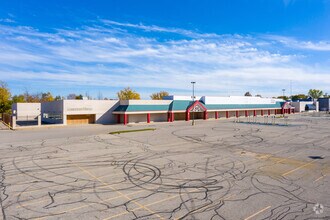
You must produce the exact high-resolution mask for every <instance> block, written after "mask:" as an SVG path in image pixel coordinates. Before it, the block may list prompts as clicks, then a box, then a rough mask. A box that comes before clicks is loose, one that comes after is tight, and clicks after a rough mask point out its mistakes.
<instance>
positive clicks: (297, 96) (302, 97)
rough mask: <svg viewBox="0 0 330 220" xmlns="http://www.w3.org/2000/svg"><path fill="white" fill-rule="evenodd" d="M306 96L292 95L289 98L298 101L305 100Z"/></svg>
mask: <svg viewBox="0 0 330 220" xmlns="http://www.w3.org/2000/svg"><path fill="white" fill-rule="evenodd" d="M307 98H308V97H307V95H305V94H297V95H293V96H291V99H292V100H299V99H307Z"/></svg>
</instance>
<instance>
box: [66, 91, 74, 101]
mask: <svg viewBox="0 0 330 220" xmlns="http://www.w3.org/2000/svg"><path fill="white" fill-rule="evenodd" d="M67 99H69V100H71V99H76V94H74V93H71V94H69V95H68V96H67Z"/></svg>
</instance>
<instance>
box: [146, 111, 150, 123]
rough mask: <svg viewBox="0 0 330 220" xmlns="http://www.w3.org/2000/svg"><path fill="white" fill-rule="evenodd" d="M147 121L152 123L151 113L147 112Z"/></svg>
mask: <svg viewBox="0 0 330 220" xmlns="http://www.w3.org/2000/svg"><path fill="white" fill-rule="evenodd" d="M147 123H150V113H148V114H147Z"/></svg>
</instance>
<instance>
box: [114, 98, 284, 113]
mask: <svg viewBox="0 0 330 220" xmlns="http://www.w3.org/2000/svg"><path fill="white" fill-rule="evenodd" d="M192 104H193V102H192V101H185V100H173V101H172V103H171V104H169V105H120V106H118V107H117V108H116V109H115V110H114V112H139V111H140V112H142V111H143V112H144V111H185V110H187V109H188V108H189V106H191V105H192ZM200 104H201V105H203V106H204V107H205V108H206V109H207V110H218V109H219V110H221V109H262V108H281V107H282V104H283V102H276V103H275V104H260V105H256V104H244V105H240V104H226V105H225V104H221V105H205V104H204V103H203V102H200Z"/></svg>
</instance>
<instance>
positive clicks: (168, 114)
mask: <svg viewBox="0 0 330 220" xmlns="http://www.w3.org/2000/svg"><path fill="white" fill-rule="evenodd" d="M167 122H171V113H170V112H167Z"/></svg>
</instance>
